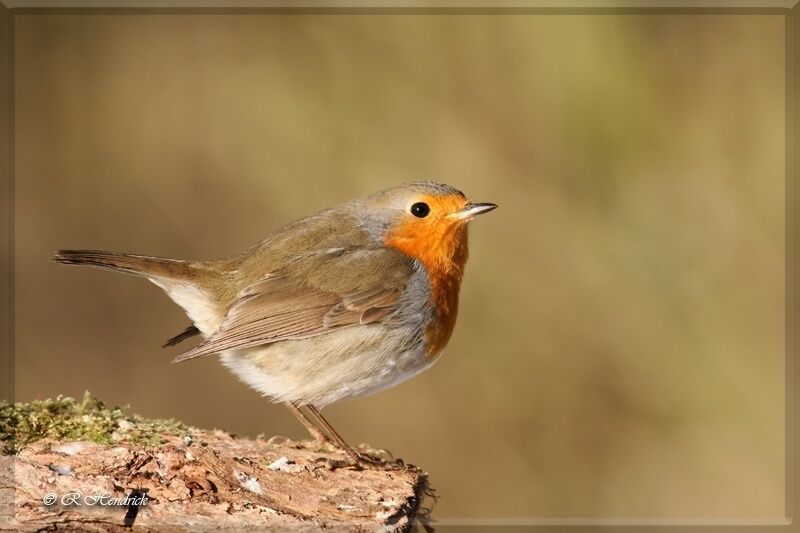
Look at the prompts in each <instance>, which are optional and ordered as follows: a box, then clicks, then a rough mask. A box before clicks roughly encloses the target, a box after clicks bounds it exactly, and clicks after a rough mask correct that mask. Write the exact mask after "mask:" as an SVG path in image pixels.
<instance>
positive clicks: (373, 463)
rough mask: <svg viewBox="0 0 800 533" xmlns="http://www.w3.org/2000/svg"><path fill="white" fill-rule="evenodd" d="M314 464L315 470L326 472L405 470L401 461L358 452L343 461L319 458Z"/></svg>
mask: <svg viewBox="0 0 800 533" xmlns="http://www.w3.org/2000/svg"><path fill="white" fill-rule="evenodd" d="M314 463H316V464H318V465H319V466H318V467H317V468H325V469H327V470H337V469H339V468H352V469H353V470H403V469H405V468H407V467H406V464H405V463H404V462H403V460H402V459H394V458H391V457H389V458H388V459H386V458H381V457H375V456H370V455H367V454H365V453H360V452H355V454H354V455H351V454H347V457H345V458H344V459H334V458H332V457H319V458H317V459H316V460H315V461H314Z"/></svg>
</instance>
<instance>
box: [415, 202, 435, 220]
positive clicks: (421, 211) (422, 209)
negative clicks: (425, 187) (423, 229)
mask: <svg viewBox="0 0 800 533" xmlns="http://www.w3.org/2000/svg"><path fill="white" fill-rule="evenodd" d="M430 212H431V208H430V207H428V204H426V203H425V202H417V203H415V204H414V205H412V206H411V214H412V215H414V216H415V217H417V218H425V217H426V216H428V213H430Z"/></svg>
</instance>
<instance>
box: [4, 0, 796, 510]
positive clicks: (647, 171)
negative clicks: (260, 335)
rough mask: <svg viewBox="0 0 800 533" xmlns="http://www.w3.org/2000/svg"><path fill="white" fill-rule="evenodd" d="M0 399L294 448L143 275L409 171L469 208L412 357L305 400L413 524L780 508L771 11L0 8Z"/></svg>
mask: <svg viewBox="0 0 800 533" xmlns="http://www.w3.org/2000/svg"><path fill="white" fill-rule="evenodd" d="M15 31H16V42H15V44H16V51H15V54H16V55H15V65H16V87H15V90H16V109H15V111H16V117H15V121H16V123H15V128H16V131H15V134H16V141H15V142H16V152H15V158H16V159H15V164H16V182H15V183H16V184H15V195H16V197H15V202H16V203H15V206H16V207H15V209H16V212H15V228H16V229H15V231H16V234H15V237H16V257H15V261H16V263H15V269H16V287H15V290H16V294H15V298H16V309H15V313H16V315H15V320H16V322H15V326H16V397H17V398H16V399H17V400H19V401H29V400H33V399H35V398H44V397H51V396H56V395H58V394H67V395H73V396H79V395H81V394H82V393H83V391H84V390H85V389H88V390H90V391H91V392H92V393H94V394H95V395H97V396H98V397H100V398H101V399H103V400H104V401H106V402H107V403H108V404H111V405H122V404H130V405H131V406H132V408H133V410H134V411H136V412H138V413H140V414H142V415H146V416H151V417H169V418H177V419H180V420H182V421H184V422H186V423H188V424H192V425H197V426H202V427H219V428H224V429H226V430H228V431H232V432H235V433H237V434H240V435H246V436H250V437H254V436H255V435H257V434H259V433H266V434H268V435H270V434H280V435H286V436H289V437H292V438H305V434H304V430H303V428H302V427H300V426H299V424H298V423H297V422H296V421H295V420H294V419H293V417H292V416H291V414H290V413H289V412H288V411H287V410H286V409H285V408H284V407H282V406H275V405H272V404H270V403H269V402H268V401H267V400H265V399H263V398H261V397H260V396H259V395H258V394H257V393H256V392H254V391H252V390H250V389H248V388H247V387H246V386H245V385H242V384H240V383H238V382H237V380H236V379H235V378H234V377H233V376H232V375H231V374H229V373H228V372H227V371H226V370H224V369H223V368H222V367H221V365H220V364H219V363H218V362H217V361H216V360H215V359H214V358H206V359H203V360H198V361H193V362H189V363H184V364H181V365H170V364H169V361H170V360H171V359H172V358H173V357H174V356H175V355H177V354H178V353H180V352H181V351H182V350H183V349H184V345H181V346H180V347H177V348H172V349H161V348H160V346H161V344H162V343H163V341H164V340H166V339H167V338H169V337H171V336H173V335H175V334H176V333H178V332H179V331H181V330H182V329H183V328H184V327H185V326H186V325H187V324H188V322H187V319H186V318H185V316H184V315H183V313H182V311H181V310H180V309H179V308H178V307H177V306H175V305H174V304H173V303H172V302H171V301H169V300H168V299H167V298H166V297H165V296H164V295H163V294H162V293H161V291H160V290H159V289H158V288H157V287H155V286H154V285H150V284H148V283H147V282H146V281H144V280H142V279H138V278H133V277H126V276H122V275H119V274H112V273H107V272H100V271H97V270H92V269H74V268H67V267H63V266H59V265H55V264H51V263H49V262H48V256H49V255H50V253H51V251H52V250H55V249H58V248H98V249H108V250H118V251H127V252H136V253H143V254H152V255H159V256H166V257H178V258H194V259H212V258H220V257H224V256H228V255H232V254H235V253H238V252H240V251H241V250H243V249H244V248H245V247H247V246H250V245H251V244H253V243H255V242H258V241H259V240H261V239H262V238H263V237H265V236H266V235H267V234H268V233H269V232H271V231H273V230H275V229H277V228H278V227H280V226H282V225H284V224H285V223H287V222H289V221H291V220H293V219H295V218H299V217H301V216H304V215H306V214H309V213H311V212H313V211H316V210H319V209H322V208H324V207H327V206H330V205H333V204H336V203H338V202H341V201H345V200H348V199H350V198H353V197H357V196H360V195H364V194H368V193H371V192H373V191H376V190H379V189H382V188H385V187H388V186H392V185H395V184H398V183H400V182H404V181H410V180H415V179H420V178H435V179H437V180H440V181H444V182H447V183H450V184H453V185H455V186H457V187H459V188H460V189H462V190H463V191H465V192H466V193H467V195H468V196H470V198H472V199H473V200H475V201H490V202H496V203H498V204H499V205H500V206H501V207H500V209H498V210H497V211H496V212H494V213H492V214H491V215H488V216H486V217H485V218H481V219H480V220H478V221H476V222H475V223H474V224H473V225H472V236H471V244H472V250H471V252H472V253H471V259H470V262H469V264H468V266H467V274H466V279H465V283H464V286H463V289H462V304H461V313H460V322H459V325H458V327H457V328H456V331H455V335H454V337H453V339H452V341H451V342H450V345H449V347H448V349H447V350H446V352H445V354H444V356H443V357H442V358H441V359H440V360H439V362H438V363H437V364H436V365H435V366H434V367H433V368H432V369H430V370H429V371H427V372H425V373H423V374H421V375H420V376H418V377H416V378H414V379H413V380H411V381H408V382H406V383H404V384H402V385H400V386H398V387H395V388H393V389H390V390H388V391H385V392H382V393H380V394H378V395H375V396H372V397H368V398H364V399H359V400H353V401H349V402H344V403H341V404H337V405H333V406H331V407H330V408H328V409H327V410H326V413H327V414H328V417H329V419H330V420H331V421H332V423H333V424H334V425H335V426H336V427H337V429H338V430H339V431H340V432H341V433H342V434H343V435H344V436H346V437H347V438H348V439H349V440H351V441H352V442H356V443H358V442H369V443H370V444H372V445H374V446H378V447H384V448H388V449H390V450H392V451H393V452H394V453H395V455H396V456H399V457H402V458H404V459H405V460H406V461H408V462H412V463H414V464H417V465H421V466H422V467H423V468H425V469H427V470H428V472H429V473H430V476H431V482H432V485H433V486H434V487H435V488H436V489H437V491H438V493H439V495H440V499H439V502H438V504H437V505H436V506H435V508H434V513H433V516H434V517H435V518H437V519H447V518H462V519H463V518H466V519H469V518H476V517H509V518H513V517H518V518H520V517H543V518H546V517H629V518H643V517H647V518H653V517H660V518H709V519H714V518H726V519H729V518H733V519H736V518H745V519H770V518H780V517H783V516H784V392H785V391H784V378H785V373H784V181H785V169H784V152H785V143H784V133H785V124H784V112H785V102H784V82H785V80H784V18H783V16H780V15H719V16H717V15H704V16H681V15H669V16H668V15H653V16H644V15H642V16H638V15H637V16H633V15H603V16H588V15H586V16H577V15H575V16H573V15H529V16H528V15H520V14H515V15H479V14H475V15H444V14H441V15H435V16H434V15H411V14H409V15H399V14H395V15H376V14H339V15H308V14H304V15H300V14H282V15H267V14H264V15H258V14H253V13H251V14H248V15H221V14H220V15H216V14H214V15H212V14H204V15H119V16H116V15H108V14H105V15H101V14H97V15H91V14H83V15H80V16H75V15H35V14H30V15H17V16H16V27H15Z"/></svg>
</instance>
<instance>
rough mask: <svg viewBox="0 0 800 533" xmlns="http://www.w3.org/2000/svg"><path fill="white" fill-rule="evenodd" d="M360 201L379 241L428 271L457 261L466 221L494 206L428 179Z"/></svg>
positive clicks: (460, 256)
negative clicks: (474, 199) (475, 200)
mask: <svg viewBox="0 0 800 533" xmlns="http://www.w3.org/2000/svg"><path fill="white" fill-rule="evenodd" d="M363 201H364V204H365V205H364V207H365V213H364V214H365V215H366V216H365V219H366V220H367V221H368V222H367V224H368V227H370V228H371V230H372V232H373V233H376V232H377V233H378V234H379V236H380V238H381V239H382V241H383V244H384V245H386V246H388V247H390V248H394V249H396V250H398V251H400V252H402V253H404V254H406V255H408V256H409V257H412V258H414V259H417V260H418V261H420V263H422V264H423V265H424V266H425V267H426V268H428V270H434V271H441V270H443V269H444V270H449V269H452V268H458V269H459V270H460V269H461V268H462V267H463V265H464V262H465V261H466V258H467V224H468V223H469V222H470V221H471V220H473V219H474V218H475V217H476V216H477V215H480V214H482V213H487V212H489V211H491V210H492V209H495V208H496V207H497V206H496V205H495V204H490V203H473V202H470V201H469V200H468V199H467V197H466V196H464V193H462V192H461V191H459V190H458V189H455V188H454V187H451V186H449V185H444V184H441V183H434V182H429V181H422V182H414V183H409V184H405V185H400V186H398V187H394V188H392V189H387V190H385V191H381V192H379V193H376V194H373V195H372V196H368V197H367V198H365V199H364V200H363Z"/></svg>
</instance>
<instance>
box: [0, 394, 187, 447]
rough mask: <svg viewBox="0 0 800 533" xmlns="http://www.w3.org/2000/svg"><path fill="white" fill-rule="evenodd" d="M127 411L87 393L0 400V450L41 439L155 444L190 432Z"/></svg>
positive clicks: (179, 425)
mask: <svg viewBox="0 0 800 533" xmlns="http://www.w3.org/2000/svg"><path fill="white" fill-rule="evenodd" d="M127 411H128V408H127V407H126V408H121V407H115V408H113V409H108V408H106V406H105V405H104V404H103V402H101V401H100V400H98V399H97V398H95V397H93V396H92V395H91V394H89V393H88V392H86V393H84V395H83V399H82V400H80V401H78V400H75V399H73V398H68V397H64V396H59V397H58V398H56V399H47V400H37V401H34V402H31V403H28V404H23V403H17V404H10V403H8V402H0V451H2V453H3V454H6V455H8V454H14V453H18V452H19V451H20V450H21V449H22V448H23V447H24V446H25V445H26V444H29V443H31V442H34V441H37V440H39V439H43V438H52V439H56V440H59V441H81V440H85V441H92V442H97V443H100V444H111V443H112V442H115V441H117V440H118V441H127V442H131V443H134V444H141V445H143V446H158V445H160V444H163V442H164V440H163V436H166V435H176V436H181V435H186V434H188V433H189V431H190V428H188V427H187V426H185V425H183V424H181V423H180V422H177V421H175V420H157V419H156V420H148V419H144V418H142V417H140V416H138V415H134V414H129V413H128V412H127ZM115 432H116V435H115Z"/></svg>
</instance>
